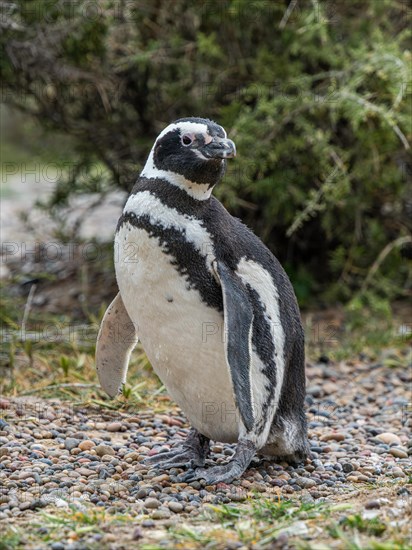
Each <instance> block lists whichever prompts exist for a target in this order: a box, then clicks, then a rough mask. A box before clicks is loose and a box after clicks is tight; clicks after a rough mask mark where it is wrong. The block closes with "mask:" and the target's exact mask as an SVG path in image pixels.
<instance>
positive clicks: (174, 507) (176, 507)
mask: <svg viewBox="0 0 412 550" xmlns="http://www.w3.org/2000/svg"><path fill="white" fill-rule="evenodd" d="M168 506H169V508H170V510H171V511H172V512H175V513H176V514H178V513H179V512H182V511H183V504H182V503H181V502H175V501H174V500H171V501H170V502H169V503H168Z"/></svg>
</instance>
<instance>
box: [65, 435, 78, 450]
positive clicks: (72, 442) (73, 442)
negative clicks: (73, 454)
mask: <svg viewBox="0 0 412 550" xmlns="http://www.w3.org/2000/svg"><path fill="white" fill-rule="evenodd" d="M79 443H80V441H79V440H78V439H74V438H73V437H68V438H67V439H66V440H65V442H64V448H65V449H67V450H68V451H71V450H73V449H75V448H76V447H77V446H78V445H79Z"/></svg>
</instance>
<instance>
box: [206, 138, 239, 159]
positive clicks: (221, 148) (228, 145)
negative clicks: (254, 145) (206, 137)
mask: <svg viewBox="0 0 412 550" xmlns="http://www.w3.org/2000/svg"><path fill="white" fill-rule="evenodd" d="M201 151H202V154H203V155H204V156H205V157H207V158H210V159H229V158H233V157H235V156H236V145H235V144H234V143H233V141H232V140H231V139H227V138H218V137H214V138H213V139H212V141H211V142H210V143H208V144H207V145H205V146H204V147H202V150H201Z"/></svg>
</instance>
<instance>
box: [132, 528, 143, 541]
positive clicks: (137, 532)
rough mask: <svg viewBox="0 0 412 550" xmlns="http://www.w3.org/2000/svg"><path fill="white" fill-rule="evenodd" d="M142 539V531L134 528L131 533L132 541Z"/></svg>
mask: <svg viewBox="0 0 412 550" xmlns="http://www.w3.org/2000/svg"><path fill="white" fill-rule="evenodd" d="M141 538H143V531H142V529H141V528H140V527H136V529H134V531H133V535H132V540H139V539H141Z"/></svg>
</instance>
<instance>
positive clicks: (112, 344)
mask: <svg viewBox="0 0 412 550" xmlns="http://www.w3.org/2000/svg"><path fill="white" fill-rule="evenodd" d="M137 341H138V337H137V332H136V327H135V326H134V324H133V322H132V320H131V319H130V317H129V314H128V313H127V311H126V308H125V307H124V304H123V300H122V297H121V296H120V292H119V293H118V294H117V296H116V298H115V299H114V300H113V302H112V303H111V304H110V305H109V307H108V308H107V310H106V313H105V314H104V317H103V320H102V323H101V325H100V330H99V334H98V337H97V343H96V370H97V374H98V377H99V381H100V384H101V386H102V388H103V389H104V390H105V392H106V393H107V394H108V395H110V397H115V396H116V395H117V394H118V393H119V391H120V389H121V387H122V385H123V384H124V383H125V380H126V374H127V368H128V366H129V359H130V354H131V353H132V351H133V348H134V347H135V345H136V344H137Z"/></svg>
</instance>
